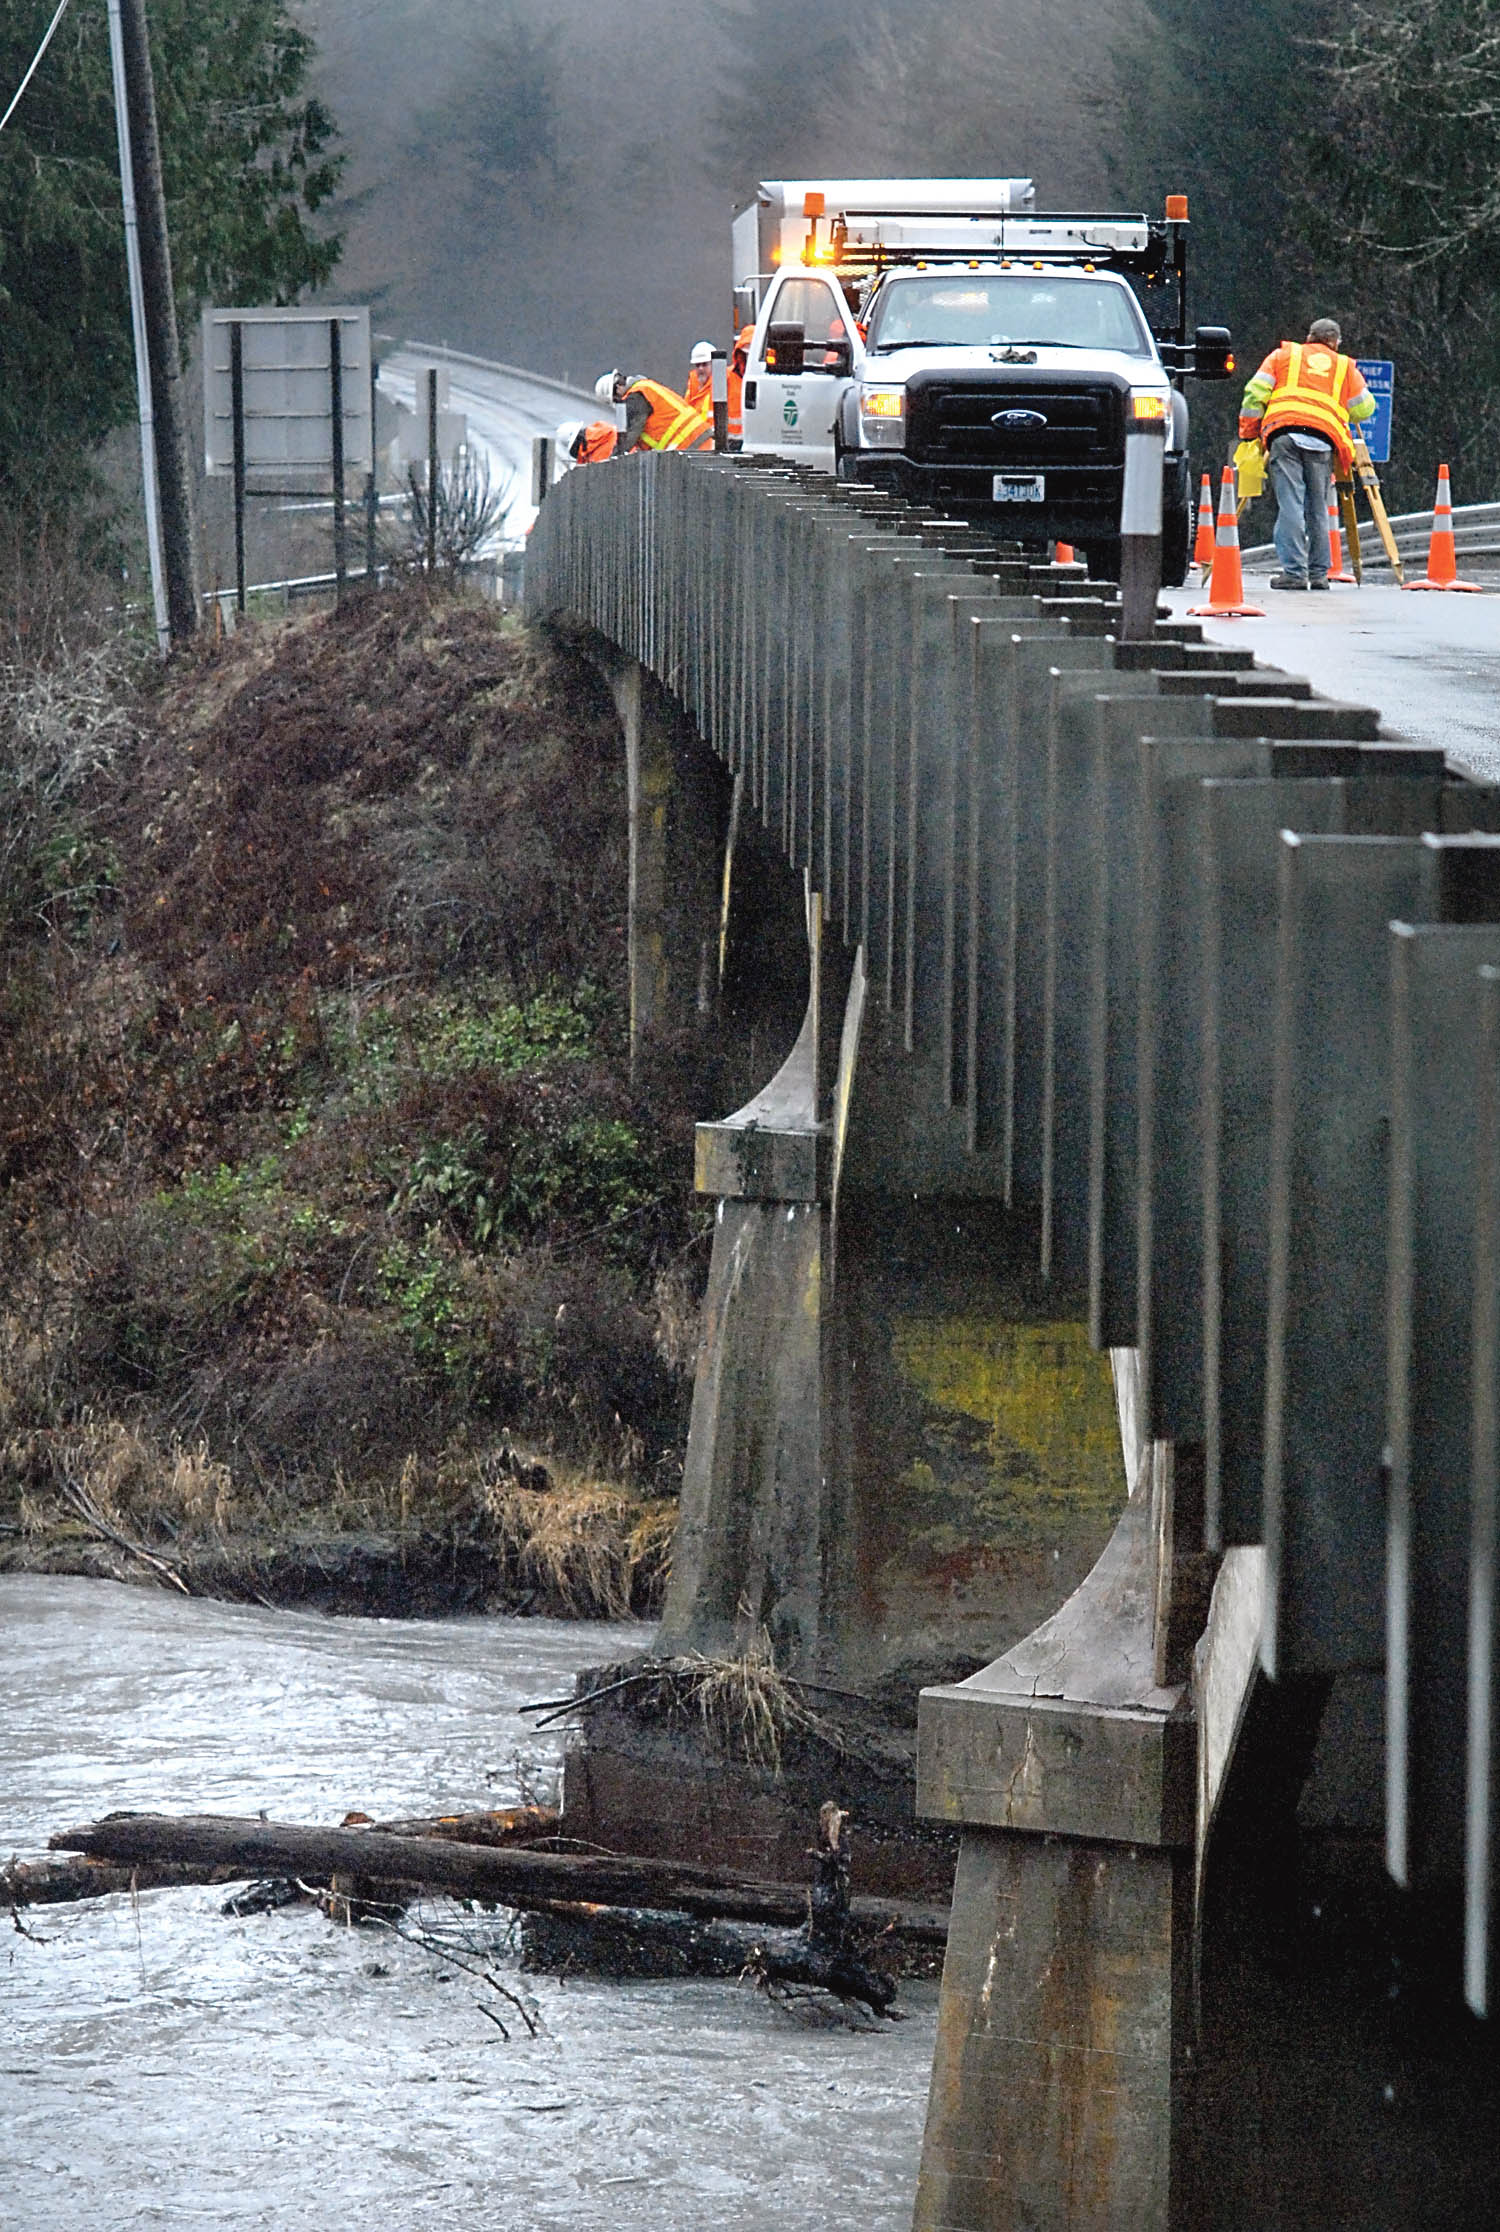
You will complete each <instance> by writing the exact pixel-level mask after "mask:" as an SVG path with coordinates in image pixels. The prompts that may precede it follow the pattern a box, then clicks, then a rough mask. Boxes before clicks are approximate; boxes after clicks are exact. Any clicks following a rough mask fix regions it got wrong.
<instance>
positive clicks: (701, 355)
mask: <svg viewBox="0 0 1500 2232" xmlns="http://www.w3.org/2000/svg"><path fill="white" fill-rule="evenodd" d="M713 361H714V345H713V343H712V341H695V342H694V343H693V353H692V355H691V356H690V357H689V358H688V378H687V386H686V387H685V388H684V389H683V391H682V397H683V401H684V402H685V403H691V404H692V405H693V406H694V408H695V409H697V410H700V411H711V410H712V409H713V394H712V385H713V373H712V369H711V367H712V365H713Z"/></svg>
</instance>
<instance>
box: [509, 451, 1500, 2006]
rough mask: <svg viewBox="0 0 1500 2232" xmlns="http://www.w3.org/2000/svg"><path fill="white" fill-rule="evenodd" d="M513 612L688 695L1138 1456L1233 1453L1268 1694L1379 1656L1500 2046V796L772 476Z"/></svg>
mask: <svg viewBox="0 0 1500 2232" xmlns="http://www.w3.org/2000/svg"><path fill="white" fill-rule="evenodd" d="M526 608H527V610H528V612H529V614H530V615H531V616H532V617H533V618H536V619H549V618H565V619H567V620H569V621H571V622H573V623H576V624H581V625H583V626H585V627H588V628H591V629H595V630H597V631H599V632H600V633H601V634H602V635H604V636H606V637H607V638H609V639H610V641H611V642H612V643H614V644H615V645H617V646H619V648H620V649H621V650H623V651H624V652H626V653H628V654H629V655H630V656H632V657H634V658H636V659H639V660H641V661H642V662H643V663H644V664H645V665H647V666H648V667H650V668H651V669H652V670H653V672H654V673H655V674H656V675H658V676H659V677H660V679H661V680H662V682H663V683H664V684H665V685H666V687H667V688H668V689H670V690H672V691H673V692H674V693H675V694H676V695H677V696H678V698H679V699H680V700H681V701H682V703H683V704H684V705H685V706H686V707H687V709H688V711H689V712H690V713H691V715H692V716H693V718H694V719H695V721H696V723H697V725H698V728H699V731H700V733H701V734H702V735H703V736H704V738H705V739H706V740H707V742H708V743H709V744H710V746H711V747H712V748H713V749H714V750H715V751H716V752H717V753H718V754H719V755H720V756H721V758H722V759H723V760H724V761H725V762H726V763H727V765H728V766H729V767H730V768H731V769H732V770H733V771H734V772H735V774H736V775H738V776H740V777H742V778H743V780H744V784H745V788H746V791H747V792H748V795H749V797H750V798H751V799H752V800H753V801H754V803H755V806H756V807H757V808H758V810H759V811H760V813H761V816H762V818H763V820H764V822H765V824H766V826H767V827H768V829H770V830H771V831H773V832H774V833H776V834H777V835H778V837H779V838H780V841H781V843H782V844H783V846H784V847H785V850H786V852H787V855H788V857H789V859H790V860H791V861H792V862H793V864H794V865H796V866H797V867H799V868H804V869H806V870H807V872H808V874H809V876H810V877H811V881H812V884H813V886H814V888H816V889H818V890H820V891H821V892H822V893H823V894H824V904H825V909H826V916H827V919H828V920H829V921H830V922H831V923H832V924H834V925H836V926H838V927H839V928H840V929H841V930H842V933H843V935H844V937H845V938H846V939H847V940H848V941H850V942H854V941H858V942H859V943H860V944H861V945H862V946H863V947H864V949H865V956H866V966H867V970H868V974H869V978H870V982H871V986H872V989H873V990H874V991H875V992H876V994H877V995H878V997H879V998H881V999H882V1000H883V1001H884V1003H885V1006H886V1008H887V1010H888V1012H889V1014H890V1016H891V1018H892V1021H893V1023H894V1025H895V1027H896V1029H897V1030H898V1031H899V1033H900V1034H901V1036H902V1038H903V1040H904V1043H905V1044H906V1046H907V1047H908V1048H911V1049H920V1050H922V1051H923V1052H925V1053H927V1054H930V1055H932V1056H934V1057H935V1058H936V1059H937V1061H938V1062H939V1063H940V1064H941V1067H942V1075H943V1078H944V1080H945V1087H946V1092H947V1095H948V1098H949V1100H950V1102H951V1104H952V1105H953V1106H954V1107H955V1108H957V1109H960V1110H962V1111H963V1113H964V1117H965V1124H966V1134H967V1138H968V1141H969V1145H970V1147H971V1149H972V1150H973V1151H975V1152H976V1153H988V1154H991V1155H993V1156H995V1157H996V1158H997V1159H998V1165H999V1168H1000V1170H1001V1172H1002V1179H1001V1183H1002V1185H1003V1189H1004V1193H1005V1196H1006V1198H1007V1200H1008V1201H1009V1202H1010V1203H1011V1205H1012V1206H1013V1207H1014V1208H1015V1209H1016V1210H1017V1211H1018V1212H1021V1213H1022V1214H1024V1215H1025V1216H1026V1217H1029V1218H1031V1219H1033V1220H1034V1223H1035V1231H1036V1235H1037V1247H1038V1252H1039V1267H1040V1270H1041V1273H1042V1275H1043V1276H1044V1277H1046V1278H1049V1279H1050V1280H1052V1281H1053V1282H1054V1283H1055V1284H1056V1286H1057V1287H1058V1288H1059V1289H1061V1290H1062V1294H1063V1297H1064V1298H1066V1297H1067V1296H1068V1295H1070V1294H1076V1295H1078V1296H1080V1297H1081V1296H1082V1295H1084V1294H1085V1293H1086V1295H1087V1308H1088V1315H1089V1322H1090V1329H1091V1333H1092V1337H1093V1339H1094V1341H1095V1343H1096V1344H1097V1345H1099V1346H1116V1345H1133V1346H1135V1347H1137V1348H1138V1349H1139V1351H1140V1357H1141V1377H1142V1386H1143V1393H1144V1401H1145V1404H1146V1408H1147V1413H1148V1416H1147V1419H1146V1427H1147V1431H1148V1432H1149V1433H1150V1434H1151V1435H1153V1436H1155V1437H1158V1438H1161V1439H1166V1440H1171V1441H1173V1442H1175V1443H1177V1444H1178V1445H1179V1447H1181V1446H1182V1445H1187V1444H1196V1445H1199V1446H1201V1448H1202V1451H1203V1465H1204V1472H1205V1476H1206V1486H1205V1511H1204V1532H1205V1539H1206V1541H1207V1543H1208V1545H1209V1546H1210V1547H1212V1548H1222V1547H1225V1546H1228V1545H1231V1544H1239V1543H1264V1545H1265V1551H1266V1566H1267V1578H1268V1606H1269V1628H1268V1633H1267V1636H1266V1640H1265V1646H1264V1655H1265V1658H1266V1663H1267V1665H1268V1669H1269V1670H1270V1671H1271V1672H1273V1673H1274V1674H1276V1675H1295V1674H1307V1675H1333V1674H1337V1673H1341V1672H1346V1671H1349V1670H1354V1669H1366V1670H1368V1669H1373V1668H1376V1667H1378V1666H1380V1665H1381V1663H1382V1661H1384V1663H1385V1665H1386V1679H1387V1690H1388V1724H1389V1728H1390V1759H1389V1773H1388V1776H1387V1778H1386V1787H1387V1793H1388V1817H1387V1818H1388V1842H1389V1856H1390V1862H1391V1865H1392V1868H1393V1869H1394V1871H1395V1872H1396V1873H1397V1874H1398V1876H1399V1877H1401V1878H1402V1879H1403V1880H1404V1881H1406V1882H1408V1883H1410V1884H1413V1885H1416V1886H1427V1885H1438V1886H1442V1887H1446V1888H1449V1889H1452V1890H1455V1891H1456V1890H1457V1888H1458V1887H1459V1886H1461V1885H1462V1884H1463V1883H1464V1881H1465V1876H1466V1870H1467V1897H1468V1994H1469V1998H1470V2001H1471V2004H1472V2005H1473V2006H1474V2007H1475V2009H1476V2011H1479V2012H1484V2011H1486V2010H1487V2009H1488V2008H1489V2007H1490V2006H1491V2005H1492V2004H1494V1999H1495V1993H1496V1989H1497V1987H1500V1947H1497V1942H1496V1939H1497V1930H1496V1911H1497V1909H1496V1900H1497V1896H1500V1590H1497V1587H1496V1574H1497V1571H1500V837H1497V836H1494V835H1489V834H1486V833H1488V832H1494V831H1500V787H1494V786H1481V785H1476V784H1473V783H1470V782H1467V781H1466V780H1464V779H1463V778H1462V777H1461V776H1459V775H1457V774H1455V773H1454V772H1452V771H1451V770H1449V769H1448V768H1447V767H1446V765H1445V762H1444V760H1443V755H1442V754H1441V752H1439V751H1436V750H1428V749H1415V748H1412V747H1410V746H1403V745H1400V744H1396V743H1391V742H1386V741H1383V740H1382V737H1381V733H1380V725H1379V721H1378V718H1377V715H1376V713H1375V712H1374V710H1373V709H1371V708H1370V707H1367V706H1358V705H1342V704H1336V703H1333V702H1331V701H1329V700H1327V699H1324V698H1320V697H1318V696H1316V695H1315V694H1313V693H1311V692H1310V691H1309V690H1308V688H1307V685H1306V684H1305V683H1301V684H1298V683H1294V682H1292V681H1291V680H1289V678H1287V677H1286V676H1283V675H1280V674H1278V673H1277V672H1276V671H1275V670H1270V669H1264V668H1258V667H1256V666H1255V665H1254V663H1253V660H1252V657H1251V654H1250V653H1249V652H1248V651H1242V650H1238V649H1227V648H1226V649H1220V648H1210V647H1208V646H1206V645H1204V644H1203V642H1202V641H1201V637H1200V630H1199V629H1198V628H1197V626H1196V625H1195V624H1194V623H1191V622H1176V623H1172V624H1167V625H1163V624H1158V627H1157V631H1156V638H1155V640H1154V641H1152V642H1150V643H1145V644H1125V643H1117V642H1116V641H1115V640H1114V639H1113V635H1112V633H1111V630H1112V625H1113V621H1114V615H1115V612H1116V610H1117V607H1116V605H1114V604H1113V603H1112V602H1111V592H1109V591H1108V590H1107V589H1105V588H1102V587H1101V586H1100V585H1099V584H1091V583H1085V582H1083V581H1082V580H1081V579H1080V578H1079V569H1069V568H1047V567H1043V566H1039V565H1036V564H1031V563H1028V562H1027V561H1026V559H1025V558H1024V557H1023V556H1020V555H1017V554H1015V553H1013V552H1008V551H1006V550H1005V549H1003V548H1002V547H1001V546H999V545H997V544H996V543H995V542H994V541H992V540H991V539H990V538H989V537H988V536H986V535H985V534H984V533H982V532H980V531H977V530H976V529H974V528H973V527H971V526H968V525H966V524H964V523H963V522H959V521H944V520H940V519H936V518H932V517H929V516H926V515H924V514H922V513H921V512H919V511H917V510H915V509H913V508H911V507H908V506H906V505H903V504H901V503H900V502H898V501H896V500H895V499H892V498H888V497H883V496H880V495H877V494H875V493H874V492H871V491H866V490H858V489H853V488H849V487H844V486H841V485H839V484H836V483H834V482H832V481H830V480H828V479H826V478H825V477H822V476H817V475H811V474H799V473H796V472H793V471H789V470H787V469H785V468H783V467H779V466H778V467H773V466H770V465H757V463H756V462H755V461H752V460H728V459H699V458H684V457H681V456H672V455H660V456H656V457H651V458H628V459H624V460H620V461H617V462H615V463H612V464H610V465H608V466H601V467H595V468H591V469H590V470H588V471H586V472H579V473H573V474H570V475H568V476H567V477H566V479H564V480H563V481H562V482H561V483H560V484H559V485H558V486H557V487H556V488H555V489H554V490H553V491H552V492H551V494H550V495H549V496H548V498H547V501H546V503H545V504H544V505H543V507H542V510H541V514H540V517H539V519H538V522H537V525H536V528H535V529H534V531H533V534H532V538H531V545H530V550H529V553H528V562H527V578H526ZM1289 832H1296V834H1295V835H1291V834H1288V833H1289ZM1403 925H1406V926H1411V927H1402V926H1403ZM1184 1477H1186V1474H1184ZM1177 1517H1178V1524H1179V1527H1185V1525H1186V1524H1187V1520H1188V1517H1189V1513H1188V1510H1187V1506H1186V1504H1185V1503H1184V1504H1183V1506H1182V1508H1180V1509H1179V1512H1178V1515H1177ZM1370 1795H1371V1797H1372V1799H1374V1800H1378V1797H1379V1793H1378V1792H1372V1793H1371V1794H1370Z"/></svg>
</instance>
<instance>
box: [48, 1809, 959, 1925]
mask: <svg viewBox="0 0 1500 2232" xmlns="http://www.w3.org/2000/svg"><path fill="white" fill-rule="evenodd" d="M48 1843H49V1846H50V1847H51V1849H52V1850H53V1851H60V1852H82V1853H87V1854H88V1855H90V1856H91V1857H93V1858H96V1859H100V1860H108V1861H111V1862H113V1863H114V1864H116V1865H117V1866H124V1867H127V1868H140V1867H151V1866H159V1865H161V1864H163V1863H166V1864H177V1865H182V1864H183V1863H187V1864H188V1865H194V1866H200V1867H214V1868H224V1869H227V1870H230V1871H232V1872H233V1873H234V1874H236V1875H238V1876H242V1877H251V1876H292V1877H297V1878H300V1879H302V1880H303V1881H309V1880H310V1881H314V1882H320V1883H326V1882H328V1881H329V1880H330V1879H331V1878H333V1877H338V1878H340V1879H341V1880H342V1879H349V1880H350V1881H352V1882H353V1883H354V1884H358V1885H371V1886H374V1885H380V1884H397V1885H400V1886H402V1887H404V1888H408V1889H409V1888H412V1887H419V1888H422V1889H426V1890H431V1891H446V1892H450V1893H452V1894H453V1895H454V1896H456V1897H458V1898H468V1899H479V1900H483V1901H485V1902H487V1903H489V1904H492V1905H495V1906H507V1907H518V1908H531V1909H535V1908H544V1909H546V1908H551V1907H554V1906H555V1905H556V1904H557V1903H558V1902H559V1901H561V1902H564V1903H567V1904H577V1903H578V1902H586V1903H588V1904H591V1905H598V1906H609V1907H645V1908H652V1909H656V1910H660V1909H663V1908H668V1909H672V1910H674V1911H676V1912H678V1913H682V1914H688V1915H693V1916H697V1917H700V1918H702V1919H704V1920H732V1921H742V1922H756V1923H760V1924H763V1925H765V1926H767V1927H772V1928H774V1927H778V1926H779V1927H783V1928H784V1927H788V1926H795V1925H796V1924H798V1923H799V1922H803V1921H805V1920H806V1918H807V1913H808V1895H807V1893H806V1892H805V1891H798V1890H793V1889H791V1888H789V1887H787V1886H784V1885H781V1884H768V1883H754V1882H751V1881H749V1880H748V1879H746V1878H744V1877H741V1876H736V1875H732V1874H730V1873H729V1872H728V1871H727V1870H724V1869H719V1868H697V1867H692V1866H690V1865H688V1864H686V1863H684V1862H680V1861H672V1860H637V1859H629V1858H626V1857H623V1856H621V1855H617V1854H610V1853H589V1854H586V1855H579V1854H575V1853H560V1852H540V1851H537V1850H536V1849H534V1848H531V1847H526V1846H522V1847H510V1848H505V1847H496V1846H493V1845H478V1844H463V1843H455V1842H452V1841H450V1840H447V1839H445V1838H442V1837H432V1836H418V1837H406V1836H397V1835H393V1834H392V1833H391V1832H390V1831H389V1830H383V1829H378V1828H374V1827H370V1828H351V1829H322V1828H309V1827H304V1826H300V1825H296V1824H292V1823H282V1822H274V1821H247V1820H240V1819H236V1818H234V1817H233V1816H226V1815H217V1814H192V1815H180V1816H172V1815H166V1814H133V1813H117V1814H108V1815H106V1816H105V1818H104V1819H103V1820H102V1821H98V1822H94V1823H92V1824H90V1825H88V1826H86V1827H84V1828H79V1829H67V1830H60V1831H59V1832H58V1833H57V1834H56V1835H55V1836H53V1837H51V1838H49V1839H48ZM220 1880H230V1878H229V1877H225V1878H221V1879H220ZM849 1913H850V1916H851V1919H852V1921H853V1922H854V1923H856V1924H858V1925H859V1926H860V1928H861V1929H863V1930H865V1931H868V1932H871V1933H874V1932H879V1931H882V1930H889V1931H891V1932H892V1933H893V1934H895V1935H899V1936H901V1937H903V1938H905V1939H907V1940H908V1941H909V1942H912V1943H916V1944H923V1945H941V1944H943V1943H944V1941H945V1939H946V1937H947V1929H948V1917H947V1913H946V1910H945V1909H943V1908H935V1907H925V1906H917V1905H914V1904H911V1903H909V1902H908V1901H906V1900H901V1899H855V1900H852V1901H851V1902H850V1906H849Z"/></svg>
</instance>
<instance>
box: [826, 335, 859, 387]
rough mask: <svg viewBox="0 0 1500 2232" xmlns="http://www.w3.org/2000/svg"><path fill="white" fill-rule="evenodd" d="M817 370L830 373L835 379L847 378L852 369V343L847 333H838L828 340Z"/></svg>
mask: <svg viewBox="0 0 1500 2232" xmlns="http://www.w3.org/2000/svg"><path fill="white" fill-rule="evenodd" d="M818 370H819V371H822V372H828V373H831V374H832V376H833V378H834V379H836V380H847V379H848V378H849V377H850V375H851V374H852V372H853V370H854V343H853V342H852V341H851V340H850V339H849V336H848V335H847V334H840V335H839V336H838V337H837V338H836V339H835V340H832V341H830V342H828V343H827V344H826V345H825V347H824V350H823V362H822V364H821V365H820V366H819V367H818Z"/></svg>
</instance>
